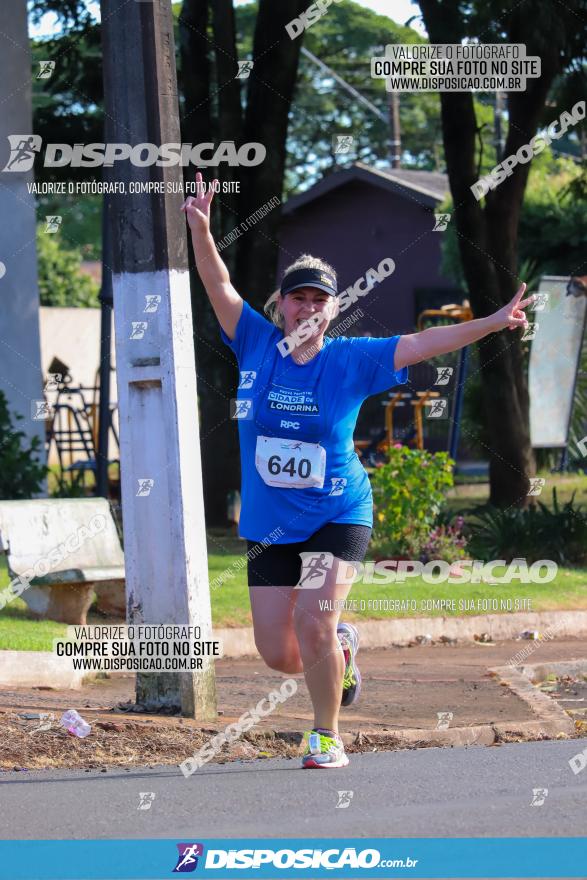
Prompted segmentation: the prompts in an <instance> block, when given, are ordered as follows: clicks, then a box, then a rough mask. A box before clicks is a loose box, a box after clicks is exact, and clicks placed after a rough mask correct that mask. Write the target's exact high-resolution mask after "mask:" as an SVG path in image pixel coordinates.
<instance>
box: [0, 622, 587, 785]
mask: <svg viewBox="0 0 587 880" xmlns="http://www.w3.org/2000/svg"><path fill="white" fill-rule="evenodd" d="M586 647H587V646H586V644H585V640H584V639H576V638H575V639H573V638H565V639H560V640H557V639H554V640H551V641H544V642H541V641H537V642H527V641H502V642H497V643H495V644H484V643H477V642H463V643H458V644H456V645H446V644H433V645H419V646H414V647H389V648H386V649H377V650H365V651H360V652H359V655H358V660H359V665H360V669H361V673H362V676H363V690H362V693H361V698H360V700H359V701H358V702H357V703H356V705H353V706H351V707H349V708H348V709H342V710H341V717H340V721H341V724H340V729H341V734H342V735H343V739H344V740H345V743H346V744H347V745H350V744H354V745H356V746H358V747H361V746H362V745H364V746H368V745H369V744H370V743H373V742H376V743H378V744H379V746H380V747H383V748H394V747H401V746H402V745H403V746H404V747H410V746H411V747H413V746H416V745H417V746H423V745H466V744H472V743H479V744H486V745H489V744H492V743H496V742H503V741H508V740H512V739H514V740H515V739H537V738H538V739H542V738H554V737H557V736H558V737H561V736H565V737H566V736H573V735H575V732H576V731H575V724H574V722H573V720H572V719H571V716H570V715H568V714H567V713H566V712H564V711H563V708H561V707H560V706H559V704H557V703H556V702H555V701H554V700H552V699H551V697H550V696H549V695H547V694H544V693H541V692H540V691H538V690H537V689H536V688H534V687H533V686H532V685H530V684H529V680H528V679H527V678H526V677H525V676H523V675H522V674H521V672H520V670H519V665H518V670H517V671H516V669H514V668H513V667H511V665H510V664H511V661H512V658H514V657H515V655H517V654H519V652H520V651H521V650H522V649H526V657H525V659H524V666H528V665H532V664H540V665H542V666H544V668H545V670H546V672H547V671H548V666H549V664H553V663H556V662H559V663H560V662H561V661H566V662H569V661H572V660H580V659H581V658H585V660H584V664H583V665H579V668H581V669H583V671H587V650H586ZM504 667H509V668H508V669H504ZM494 668H496V669H497V672H491V670H492V669H494ZM288 677H291V676H287V675H283V674H281V673H278V672H274V671H272V670H270V669H268V668H267V667H266V666H265V664H264V663H263V661H262V660H261V659H260V658H258V657H257V658H241V659H238V660H220V661H217V663H216V683H217V693H218V709H219V712H220V716H219V718H218V719H217V721H215V722H210V721H208V722H198V721H193V720H191V719H180V718H177V717H169V716H163V715H153V714H147V713H144V712H134V711H133V712H132V714H131V713H130V712H129V711H128V709H127V711H123V710H122V709H121V708H120V704H124V703H129V702H132V703H134V676H132V675H120V674H117V675H115V676H113V677H112V678H110V679H97V680H94V681H90V682H87V683H85V684H84V686H83V688H82V690H81V691H75V692H72V691H71V690H67V691H65V690H49V689H46V688H26V689H25V688H23V689H18V690H10V691H9V690H2V691H0V717H4V718H5V719H7V718H8V717H9V716H10V717H11V718H12V719H15V718H19V719H23V715H26V714H27V713H28V714H30V715H34V713H35V712H53V713H55V716H56V718H57V719H58V718H59V717H60V714H61V713H62V712H63V711H65V710H66V709H69V708H77V709H78V710H79V711H80V713H81V714H82V715H83V716H84V717H85V718H86V719H87V720H88V721H89V722H90V723H91V724H94V725H95V724H97V722H101V724H102V726H103V729H104V730H105V731H106V730H107V729H108V723H110V724H112V722H116V724H114V728H115V729H116V728H118V730H119V731H120V730H122V729H123V728H121V727H120V724H122V725H123V727H124V725H125V721H126V719H128V721H131V720H132V722H138V725H137V724H136V723H135V724H133V725H132V728H133V729H134V730H137V729H139V728H141V727H143V725H150V726H149V730H150V731H151V732H154V731H155V728H157V729H158V730H161V729H165V728H167V729H168V728H169V727H170V726H172V727H174V728H176V729H177V728H180V729H181V731H182V732H183V733H185V734H188V733H190V732H191V736H192V738H193V737H194V735H195V734H196V733H200V732H203V731H210V730H212V729H214V730H222V729H223V728H224V727H225V726H226V725H227V724H230V723H232V722H235V721H236V720H237V719H238V717H239V716H240V715H241V714H242V713H243V712H245V711H246V710H247V709H252V708H253V707H254V706H255V705H256V704H257V703H258V701H259V700H261V699H262V698H263V697H265V696H267V694H268V693H269V691H271V690H273V689H275V688H278V687H279V685H280V684H281V682H282V681H283V680H284V679H285V678H288ZM295 678H296V680H297V683H298V690H297V693H295V694H294V695H293V696H292V697H290V698H289V699H288V700H286V702H285V703H283V704H279V705H278V706H277V707H276V710H275V711H274V712H273V713H272V714H270V715H268V716H266V717H265V718H264V719H262V720H261V722H260V723H259V724H258V725H256V726H255V727H254V728H253V730H252V732H253V733H259V734H262V733H265V734H269V733H271V734H272V735H274V733H278V734H281V733H283V734H284V735H285V738H286V739H289V740H292V741H293V740H294V739H295V741H296V742H297V741H299V739H298V735H299V734H300V733H301V732H302V731H304V730H307V729H308V728H310V727H311V723H312V714H311V706H310V700H309V695H308V691H307V688H306V686H305V682H304V680H303V677H302V676H301V675H300V676H295ZM576 702H577V705H573V704H571V706H570V707H567V708H574V709H578V710H579V713H580V711H581V706H580V700H578V701H576ZM586 702H587V701H586ZM135 708H136V707H135ZM438 713H452V717H451V718H450V719H448V716H444V725H445V729H442V724H443V721H442V719H441V721H440V722H439V715H438ZM575 717H576V718H581V717H582V718H585V716H584V715H583V716H581V715H580V714H575ZM447 719H448V721H447ZM586 720H587V719H586ZM19 723H20V724H24V725H27V726H28V727H29V728H30V725H31V723H32V724H35V723H36V724H37V725H38V721H37V722H35V721H34V719H24V720H21V721H19ZM439 723H440V724H441V728H440V729H439ZM153 725H154V726H153ZM145 729H146V728H145ZM577 729H579V730H580V729H581V728H580V725H577ZM57 730H58V728H57ZM168 732H169V733H171V731H168ZM53 733H55V731H53ZM288 733H289V734H296V736H295V737H289V736H287V734H288ZM36 736H37V738H36V740H35V742H36V744H37V746H38V747H40V745H41V739H40V738H39V737H40V735H39V734H37V735H36ZM134 736H135V737H136V733H135V734H134ZM197 738H199V737H197ZM80 742H83V741H80ZM361 750H363V749H361ZM41 751H42V748H41ZM159 758H161V755H159ZM0 767H4V769H8V768H7V767H6V763H4V762H2V750H1V749H0Z"/></svg>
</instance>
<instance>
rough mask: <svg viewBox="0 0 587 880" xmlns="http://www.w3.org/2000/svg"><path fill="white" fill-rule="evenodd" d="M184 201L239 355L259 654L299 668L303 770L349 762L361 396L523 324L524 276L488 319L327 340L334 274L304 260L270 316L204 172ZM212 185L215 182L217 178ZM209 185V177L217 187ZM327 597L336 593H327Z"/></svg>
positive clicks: (363, 492) (246, 526) (364, 509)
mask: <svg viewBox="0 0 587 880" xmlns="http://www.w3.org/2000/svg"><path fill="white" fill-rule="evenodd" d="M196 181H197V184H198V189H197V196H196V197H189V198H188V199H186V201H185V203H184V205H183V206H182V210H183V211H185V213H186V215H187V220H188V223H189V226H190V230H191V235H192V244H193V248H194V254H195V259H196V266H197V269H198V273H199V275H200V278H201V279H202V282H203V284H204V287H205V288H206V292H207V294H208V297H209V299H210V302H211V304H212V308H213V309H214V312H215V314H216V317H217V318H218V321H219V324H220V327H221V331H220V335H221V338H222V340H223V342H225V343H226V345H228V346H229V347H230V349H231V350H232V351H233V352H234V354H235V355H236V358H237V361H238V366H239V371H240V376H241V381H240V383H239V390H238V402H237V406H236V409H235V413H234V416H236V417H238V419H239V437H240V451H241V472H242V487H241V488H242V491H241V495H242V510H241V517H240V524H239V533H240V535H241V537H244V538H246V539H247V560H248V572H247V573H248V583H249V593H250V600H251V610H252V616H253V626H254V633H255V643H256V645H257V649H258V651H259V653H260V654H261V656H262V657H263V659H264V660H265V662H266V664H267V665H268V666H269V667H270V668H271V669H276V670H279V671H280V672H284V673H288V674H289V675H292V674H295V673H301V672H303V674H304V677H305V680H306V684H307V687H308V691H309V692H310V698H311V700H312V705H313V709H314V722H313V728H312V730H311V731H308V732H306V734H305V735H304V736H305V746H306V750H305V754H304V756H303V758H302V766H303V767H306V768H319V769H333V768H337V767H344V766H346V765H347V764H348V757H347V756H346V754H345V751H344V746H343V742H342V740H341V738H340V736H339V733H338V714H339V709H340V706H341V705H342V706H349V705H351V704H352V703H353V702H355V701H356V700H357V698H358V696H359V693H360V690H361V676H360V673H359V670H358V667H357V663H356V655H357V650H358V647H359V635H358V632H357V629H356V627H355V626H353V625H352V624H349V623H339V618H340V611H341V607H342V606H343V604H344V600H346V598H347V596H348V593H349V590H350V583H349V581H351V580H352V578H351V577H349V572H348V569H349V565H350V566H351V571H350V573H351V575H352V573H353V571H352V563H353V562H354V563H357V562H362V561H363V559H364V557H365V554H366V551H367V546H368V543H369V539H370V536H371V529H372V525H373V501H372V494H371V487H370V484H369V478H368V476H367V473H366V471H365V470H364V468H363V467H362V465H361V464H360V462H359V459H358V457H357V455H356V453H355V451H354V445H353V431H354V428H355V424H356V420H357V416H358V413H359V409H360V407H361V404H362V402H363V401H364V400H365V399H366V398H367V397H369V395H372V394H379V393H380V392H382V391H386V390H388V389H390V388H393V387H394V386H395V385H398V384H402V383H405V382H406V381H407V379H408V370H407V368H408V366H409V365H411V364H416V363H419V362H421V361H425V360H426V359H427V358H432V357H435V356H437V355H441V354H446V353H448V352H452V351H456V350H457V349H460V348H463V347H464V346H466V345H469V344H470V343H472V342H475V341H477V340H479V339H482V338H483V337H484V336H487V335H488V334H489V333H493V332H495V331H498V330H501V329H503V328H505V327H508V328H509V329H510V330H514V329H515V328H516V327H526V326H527V321H526V317H525V314H524V312H523V308H524V307H525V306H527V305H528V304H529V303H530V302H532V301H533V299H534V298H533V297H529V298H528V299H525V300H523V299H522V297H523V294H524V291H525V289H526V285H525V284H522V286H521V287H520V289H519V290H518V292H517V293H516V295H515V296H514V298H513V299H512V301H511V302H510V303H509V304H508V305H507V306H504V308H502V309H499V311H497V312H495V313H494V314H492V315H489V316H487V317H485V318H479V319H477V320H473V321H468V322H466V323H463V324H459V325H455V326H449V327H433V328H430V329H427V330H424V331H422V332H421V333H412V334H408V335H403V336H390V337H388V338H382V339H374V338H363V337H353V338H349V337H343V336H339V337H337V338H329V337H327V336H325V332H326V330H327V327H328V324H329V323H330V321H332V319H333V318H335V317H336V315H337V314H338V304H337V280H336V272H335V271H334V269H333V268H332V267H331V266H330V265H328V264H327V263H325V262H324V261H323V260H320V259H317V258H315V257H311V256H308V255H304V256H301V257H300V258H299V259H298V260H296V262H295V263H293V265H291V266H289V268H288V269H286V271H285V273H284V276H283V279H282V281H281V288H280V290H279V291H276V292H275V293H274V294H272V296H271V297H270V298H269V300H268V301H267V303H266V305H265V313H266V314H267V315H268V317H269V320H268V319H267V318H266V317H263V316H262V315H261V314H259V312H257V311H255V310H254V309H252V308H251V306H250V305H249V304H248V303H247V302H245V301H243V299H242V298H241V296H240V295H239V294H238V293H237V291H236V290H235V289H234V287H233V286H232V284H231V281H230V277H229V274H228V270H227V268H226V266H225V265H224V263H223V261H222V260H221V258H220V256H219V254H218V251H217V250H216V247H215V245H214V240H213V238H212V235H211V233H210V223H209V221H210V204H211V202H212V198H213V188H212V187H210V188H209V189H208V190H207V191H206V192H204V191H203V187H202V175H201V174H199V173H198V174H197V175H196ZM215 183H216V181H214V184H215ZM214 184H213V185H214ZM323 600H327V601H323Z"/></svg>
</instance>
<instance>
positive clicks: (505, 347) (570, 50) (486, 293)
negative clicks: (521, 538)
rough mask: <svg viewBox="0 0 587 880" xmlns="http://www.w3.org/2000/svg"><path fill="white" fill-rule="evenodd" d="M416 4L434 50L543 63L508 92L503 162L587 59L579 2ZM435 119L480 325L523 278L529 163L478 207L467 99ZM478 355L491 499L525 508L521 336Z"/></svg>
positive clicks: (476, 144)
mask: <svg viewBox="0 0 587 880" xmlns="http://www.w3.org/2000/svg"><path fill="white" fill-rule="evenodd" d="M419 4H420V9H421V10H422V15H423V19H424V23H425V25H426V30H427V32H428V35H429V37H430V42H431V43H460V42H462V41H463V40H464V39H465V38H478V39H481V40H482V41H483V42H484V43H523V44H524V45H525V46H526V52H527V54H528V55H531V56H533V55H537V56H539V57H540V59H541V76H540V77H538V78H536V79H531V80H529V81H528V82H527V87H526V90H525V91H524V92H510V93H509V94H508V101H507V112H508V126H507V135H506V140H505V146H504V150H503V154H502V156H500V159H502V158H505V157H506V156H511V155H515V154H516V153H517V152H518V150H519V149H520V148H521V147H523V146H525V145H526V144H528V142H529V141H530V139H531V138H532V137H533V136H534V135H535V134H536V131H537V129H538V127H539V126H540V125H541V124H542V123H543V118H544V113H545V108H546V102H547V99H548V97H549V93H550V92H551V89H552V88H553V86H554V85H555V84H556V83H557V82H558V80H559V78H560V77H561V76H564V75H565V74H566V73H568V72H569V71H570V69H571V67H572V66H573V65H575V64H576V61H577V59H584V58H585V46H586V45H587V40H586V27H585V22H586V21H587V17H586V16H585V2H584V0H568V2H566V3H565V5H564V6H561V5H560V4H559V3H558V2H555V0H540V2H537V0H534V2H531V0H529V2H526V3H524V4H517V5H516V4H514V5H512V6H511V7H510V8H508V9H506V10H504V8H503V3H502V2H501V0H483V2H471V0H419ZM567 109H570V108H567ZM441 115H442V131H443V141H444V148H445V158H446V164H447V171H448V176H449V183H450V190H451V195H452V198H453V203H454V205H455V207H454V221H453V222H454V224H455V226H456V231H457V234H458V237H459V238H458V241H459V253H460V258H461V263H462V267H463V274H464V277H465V281H466V286H467V289H468V295H469V298H470V301H471V305H472V307H473V311H474V313H475V315H476V316H477V317H484V316H486V315H488V314H490V313H491V312H494V311H495V310H496V308H500V307H501V306H503V305H504V304H505V303H507V302H508V301H509V300H510V299H511V298H512V296H513V294H514V293H515V290H516V287H517V286H518V284H519V283H520V281H521V280H523V279H521V278H520V277H519V276H518V274H517V270H518V261H519V255H518V241H519V232H520V218H521V214H522V205H523V202H524V193H525V190H526V184H527V182H528V174H529V172H530V165H531V163H526V164H523V163H519V164H518V165H516V166H515V168H514V169H513V173H512V174H511V176H510V177H508V178H507V180H506V181H505V182H504V183H502V184H501V185H500V186H498V187H496V189H495V190H493V191H490V192H488V194H487V196H486V197H485V199H484V203H483V204H481V202H480V201H477V200H476V199H475V197H474V196H473V194H472V191H471V186H472V185H473V184H474V183H475V182H476V181H477V180H478V178H479V176H480V171H481V172H482V171H483V168H484V165H483V161H484V157H483V156H482V155H480V146H481V144H480V141H479V124H478V120H477V118H476V113H475V102H474V100H473V95H472V94H471V93H470V92H443V93H442V94H441ZM555 118H556V117H555ZM491 158H493V157H491ZM491 164H494V163H493V162H491ZM479 354H480V365H481V377H482V382H483V399H484V404H485V413H486V420H487V425H488V427H489V432H490V436H491V446H490V448H489V476H490V486H491V490H490V500H491V502H492V503H493V504H496V505H498V506H505V507H507V506H520V507H522V506H525V505H526V504H527V503H528V487H529V476H530V475H531V474H533V473H534V472H535V461H534V457H533V454H532V447H531V443H530V429H529V408H530V401H529V395H528V384H527V379H526V371H525V365H524V361H525V357H524V352H523V346H522V342H521V338H520V335H519V334H506V333H505V331H502V332H501V333H493V334H492V335H491V336H488V337H487V338H486V339H484V340H483V342H482V344H480V345H479Z"/></svg>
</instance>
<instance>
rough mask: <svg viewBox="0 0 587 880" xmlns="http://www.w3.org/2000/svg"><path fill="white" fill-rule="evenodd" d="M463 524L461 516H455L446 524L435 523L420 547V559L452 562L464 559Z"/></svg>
mask: <svg viewBox="0 0 587 880" xmlns="http://www.w3.org/2000/svg"><path fill="white" fill-rule="evenodd" d="M463 526H464V519H463V517H462V516H457V517H455V518H454V520H453V521H452V522H450V523H447V524H442V523H437V524H436V526H435V527H434V528H433V529H432V531H431V532H430V534H429V535H428V539H427V541H426V543H425V544H424V546H423V547H422V552H421V554H420V561H421V562H423V563H427V562H430V561H432V560H442V561H443V562H451V563H452V562H456V560H457V559H465V558H466V557H467V552H466V550H465V548H466V546H467V539H466V537H465V536H464V534H463Z"/></svg>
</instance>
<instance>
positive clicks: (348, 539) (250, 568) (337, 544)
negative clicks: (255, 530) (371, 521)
mask: <svg viewBox="0 0 587 880" xmlns="http://www.w3.org/2000/svg"><path fill="white" fill-rule="evenodd" d="M370 538H371V529H370V528H369V526H356V525H352V524H347V523H327V524H326V525H325V526H323V527H322V528H321V529H318V531H317V532H314V534H313V535H310V537H309V538H307V539H306V540H305V541H299V542H297V543H295V544H271V545H269V546H268V547H263V545H262V544H260V543H259V542H257V541H247V574H248V580H249V586H250V587H295V586H296V584H297V583H298V581H299V579H300V576H301V573H302V560H301V557H300V555H299V554H300V553H308V552H315V553H332V555H333V556H335V557H336V558H337V559H346V560H348V561H349V562H362V561H363V559H364V558H365V554H366V552H367V547H368V546H369V539H370Z"/></svg>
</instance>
